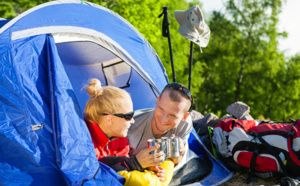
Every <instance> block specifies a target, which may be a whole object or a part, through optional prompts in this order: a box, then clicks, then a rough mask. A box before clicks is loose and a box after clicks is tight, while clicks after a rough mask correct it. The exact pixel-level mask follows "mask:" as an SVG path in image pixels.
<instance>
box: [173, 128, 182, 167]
mask: <svg viewBox="0 0 300 186" xmlns="http://www.w3.org/2000/svg"><path fill="white" fill-rule="evenodd" d="M171 137H175V135H174V134H172V135H171ZM178 138H179V153H180V156H179V157H178V158H172V161H173V162H174V164H175V165H177V164H178V163H180V162H181V160H182V158H183V154H184V152H185V148H184V143H183V140H182V139H181V138H180V137H178Z"/></svg>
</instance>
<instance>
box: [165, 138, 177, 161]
mask: <svg viewBox="0 0 300 186" xmlns="http://www.w3.org/2000/svg"><path fill="white" fill-rule="evenodd" d="M161 139H162V141H163V142H164V143H165V144H166V156H167V158H178V157H179V156H180V150H179V147H180V145H179V138H178V137H163V138H161Z"/></svg>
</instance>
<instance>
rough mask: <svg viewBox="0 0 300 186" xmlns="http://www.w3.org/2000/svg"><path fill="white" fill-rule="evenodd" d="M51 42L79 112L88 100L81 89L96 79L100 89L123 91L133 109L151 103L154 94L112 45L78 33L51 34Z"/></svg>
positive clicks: (127, 59)
mask: <svg viewBox="0 0 300 186" xmlns="http://www.w3.org/2000/svg"><path fill="white" fill-rule="evenodd" d="M53 38H54V40H55V44H56V47H57V51H58V54H59V57H60V59H61V61H62V63H63V65H64V68H65V71H66V73H67V75H68V77H69V80H70V82H71V84H72V87H73V89H74V92H75V94H76V97H77V100H78V102H79V105H80V108H81V110H82V111H83V109H84V107H85V104H86V102H87V100H88V99H89V96H88V94H87V93H86V92H85V88H86V86H87V85H88V83H89V81H90V79H92V78H97V79H99V80H100V81H101V84H102V85H103V86H115V87H119V88H124V89H126V91H128V92H129V93H130V94H131V96H132V98H133V102H134V105H135V108H134V109H139V105H141V104H145V103H148V104H149V105H153V103H155V101H156V98H157V94H155V91H153V89H152V87H151V86H150V85H149V83H148V82H147V81H146V80H145V79H144V78H143V77H142V76H141V75H140V74H141V72H139V71H137V69H136V68H135V66H134V62H132V61H131V60H130V58H128V57H126V55H124V54H123V53H122V52H121V50H120V49H118V48H117V47H116V46H115V45H113V44H111V43H108V42H106V41H105V40H104V39H101V38H98V37H94V36H90V35H86V34H78V33H53ZM137 85H138V87H137ZM137 88H138V90H137ZM141 95H143V96H141ZM141 108H145V106H143V105H141Z"/></svg>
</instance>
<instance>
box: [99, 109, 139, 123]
mask: <svg viewBox="0 0 300 186" xmlns="http://www.w3.org/2000/svg"><path fill="white" fill-rule="evenodd" d="M100 115H104V116H105V115H113V116H117V117H119V118H124V119H126V120H127V121H130V120H131V119H132V118H133V115H134V111H132V112H128V113H126V114H105V113H101V114H100Z"/></svg>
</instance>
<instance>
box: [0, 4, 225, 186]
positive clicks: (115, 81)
mask: <svg viewBox="0 0 300 186" xmlns="http://www.w3.org/2000/svg"><path fill="white" fill-rule="evenodd" d="M0 48H1V50H0V185H81V184H83V183H84V185H122V184H123V183H124V178H123V177H121V176H120V175H118V174H117V173H116V172H115V171H113V170H112V169H111V168H109V167H108V166H106V165H104V164H102V163H99V162H98V161H97V158H96V155H95V151H94V146H93V143H92V140H91V137H90V134H89V131H88V129H87V127H86V125H85V122H84V120H83V109H84V106H85V103H86V101H87V100H88V98H89V96H88V94H87V93H85V91H83V89H84V86H85V85H86V84H88V82H89V80H90V79H91V78H98V79H100V80H101V82H102V84H103V85H104V86H106V85H112V86H118V87H121V88H124V89H125V90H126V91H128V92H129V93H130V94H131V96H132V99H133V104H134V109H142V108H153V107H154V106H155V101H156V99H157V97H158V95H159V93H160V91H161V90H162V89H163V88H164V86H165V85H166V84H167V83H168V79H167V76H166V72H165V69H164V67H163V65H162V63H161V61H160V59H159V57H158V55H157V54H156V52H155V51H154V50H153V48H152V47H151V45H150V44H149V43H148V42H147V40H146V39H145V38H144V37H143V36H142V35H141V34H140V33H139V32H138V31H137V30H136V29H135V28H134V27H133V26H132V25H131V24H130V23H128V22H127V21H126V20H125V19H123V18H122V17H120V16H119V15H117V14H116V13H114V12H112V11H110V10H108V9H106V8H104V7H101V6H99V5H95V4H92V3H88V2H81V1H79V0H68V1H64V0H61V1H51V2H48V3H44V4H41V5H39V6H36V7H34V8H32V9H29V10H28V11H26V12H24V13H22V14H20V15H19V16H17V17H16V18H14V19H12V20H5V19H1V20H0ZM191 137H192V138H191V139H194V138H193V135H191ZM197 145H198V146H199V145H200V147H201V149H203V147H202V145H201V143H200V142H197V143H196V147H197V148H195V149H198V146H197ZM192 146H193V145H192ZM200 147H199V148H200ZM204 151H205V150H204ZM204 151H203V152H202V151H201V152H200V151H199V153H205V152H204ZM212 161H213V162H215V160H214V159H212ZM215 164H216V166H215V167H216V168H217V169H223V168H224V167H222V166H219V163H217V162H215ZM216 171H220V172H219V173H220V175H218V180H219V181H218V183H220V182H222V180H226V179H227V178H228V175H229V176H230V174H229V173H228V172H227V171H224V170H216ZM222 171H223V172H222ZM220 180H221V181H220Z"/></svg>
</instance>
